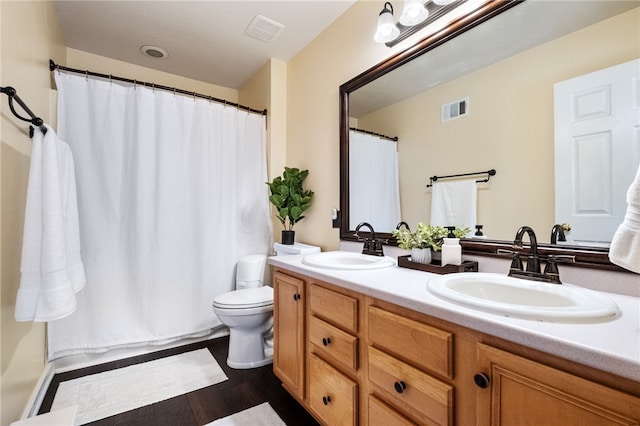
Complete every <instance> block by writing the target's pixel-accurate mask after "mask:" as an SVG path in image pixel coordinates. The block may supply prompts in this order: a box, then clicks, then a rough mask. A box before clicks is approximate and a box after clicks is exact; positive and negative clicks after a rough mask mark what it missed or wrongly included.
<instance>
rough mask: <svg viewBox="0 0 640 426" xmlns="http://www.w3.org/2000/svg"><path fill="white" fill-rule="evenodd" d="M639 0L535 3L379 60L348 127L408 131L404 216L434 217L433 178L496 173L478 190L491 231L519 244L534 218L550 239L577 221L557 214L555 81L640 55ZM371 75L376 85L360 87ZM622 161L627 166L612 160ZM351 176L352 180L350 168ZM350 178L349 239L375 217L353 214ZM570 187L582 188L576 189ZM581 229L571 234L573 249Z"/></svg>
mask: <svg viewBox="0 0 640 426" xmlns="http://www.w3.org/2000/svg"><path fill="white" fill-rule="evenodd" d="M638 6H639V3H638V2H633V1H630V2H622V1H586V2H565V1H544V2H542V1H525V2H523V3H520V4H518V5H517V6H515V7H511V8H509V9H508V10H506V11H504V12H502V13H500V14H499V15H497V16H495V17H492V18H491V19H489V20H487V21H486V22H483V23H482V24H481V25H478V26H475V27H474V28H472V29H470V30H469V31H466V32H464V33H462V34H461V35H458V36H456V37H455V38H452V39H450V40H448V41H447V42H446V43H443V44H441V45H439V46H437V47H435V48H431V47H429V45H428V43H426V44H425V45H424V47H425V49H426V50H428V51H427V52H426V53H425V54H423V55H421V56H418V57H417V58H415V59H413V60H412V61H410V62H408V63H406V64H403V65H402V66H400V67H398V68H396V69H394V70H393V71H392V72H388V73H386V70H385V69H384V65H383V66H378V67H374V68H372V70H370V71H369V74H367V73H365V74H364V75H361V76H360V77H358V78H359V79H360V80H358V78H356V79H354V80H353V81H351V82H348V83H345V85H343V87H342V88H341V90H344V92H345V94H346V95H345V98H346V99H348V105H347V106H346V107H345V108H343V112H346V111H347V110H348V116H347V114H346V113H345V114H344V116H343V117H342V120H343V124H342V125H343V126H345V125H346V124H345V122H346V123H348V125H350V126H355V127H358V128H361V129H366V130H368V131H373V132H377V133H382V134H389V135H394V136H395V135H397V136H398V138H399V141H398V143H397V152H398V154H397V155H398V164H399V178H398V179H399V188H400V206H401V208H400V210H401V216H400V217H401V220H404V221H406V222H408V223H409V224H411V225H413V224H415V223H417V222H429V221H430V214H431V201H432V200H431V198H432V190H431V189H430V188H427V187H426V185H427V184H428V183H429V177H430V176H433V175H451V174H458V173H466V172H473V171H477V170H488V169H496V170H497V171H498V175H497V176H496V177H495V178H492V179H491V181H490V182H487V183H480V184H478V186H477V223H478V224H481V225H483V227H484V229H483V231H484V234H485V235H486V236H487V237H488V238H489V239H493V240H505V241H512V240H513V236H514V233H515V230H516V229H518V228H519V227H520V226H521V225H524V224H527V225H529V226H532V227H533V228H534V229H535V230H536V231H537V233H538V234H539V240H542V241H543V242H548V241H549V239H550V233H551V229H552V227H553V225H554V224H555V223H557V222H559V221H566V222H570V221H571V219H568V220H562V219H560V218H558V217H556V215H555V199H556V194H555V187H556V181H555V176H556V174H558V170H562V167H563V165H562V164H557V163H556V160H555V159H554V85H555V84H556V83H559V82H562V81H565V80H569V79H572V78H574V77H577V76H580V75H584V74H588V73H591V72H594V71H596V70H600V69H604V68H608V67H610V66H613V65H617V64H621V63H624V62H628V61H631V60H633V59H636V58H638V57H640V29H639V26H638V21H639V19H640V13H639V11H638ZM389 66H390V67H394V66H395V64H394V63H393V61H390V62H389ZM376 73H377V75H376ZM374 76H375V77H378V78H375V79H374V78H373V77H374ZM362 79H369V80H371V81H369V82H368V84H365V85H362V84H359V82H360V81H362ZM350 88H353V89H350ZM636 93H637V90H636ZM460 100H466V101H467V103H466V114H465V115H462V116H460V117H457V118H453V119H450V120H443V118H442V117H443V114H442V112H443V109H442V107H443V105H447V104H451V103H454V104H455V103H456V102H458V101H460ZM636 112H637V111H636ZM636 115H637V114H636ZM348 136H349V135H348V133H347V132H344V131H343V132H341V144H342V151H341V152H342V153H343V155H347V156H348V159H349V162H348V164H349V168H351V167H352V166H351V164H352V160H354V159H352V157H351V153H350V152H349V151H348V148H345V145H346V144H347V143H348V142H347V141H346V139H347V138H348ZM634 137H635V138H637V132H636V136H634ZM635 143H636V146H637V144H638V141H637V140H636V141H635ZM601 146H602V145H601ZM634 155H635V159H633V158H632V159H630V160H629V161H627V162H626V163H625V164H624V167H629V168H631V169H633V171H635V169H637V167H638V150H637V149H636V151H635V154H634ZM614 161H615V160H614ZM343 164H345V162H343ZM618 166H620V167H622V166H623V165H622V164H620V165H618V164H617V163H616V164H613V167H614V169H617V168H618ZM634 167H635V169H634ZM567 168H569V166H568V165H567ZM598 173H599V172H598ZM595 175H596V173H592V176H591V178H590V179H591V182H596V183H597V188H598V189H597V190H598V191H601V192H603V193H604V194H605V195H606V194H607V193H608V191H611V190H612V187H611V185H609V186H606V185H604V184H603V180H601V179H600V177H601V176H595ZM633 175H634V174H633V173H632V174H631V175H630V177H629V178H628V182H627V183H626V185H622V186H624V188H623V190H626V188H627V187H628V185H629V184H630V183H631V180H632V179H633ZM343 176H348V180H349V184H350V179H351V171H350V170H346V171H343ZM345 180H346V179H345ZM342 185H343V186H342V188H341V189H342V192H343V197H342V198H341V199H342V200H343V201H344V203H343V204H342V206H341V208H342V210H343V216H344V215H346V216H347V218H346V220H344V221H343V229H342V231H343V232H342V233H341V235H342V238H343V239H348V235H349V233H350V232H349V229H348V228H350V229H353V228H352V224H353V223H358V222H360V221H368V219H369V217H368V214H369V212H370V211H371V210H370V209H365V210H364V211H362V212H361V213H357V215H361V216H354V215H353V213H354V212H357V211H358V208H357V206H356V202H355V199H354V198H353V195H352V193H351V192H350V191H348V189H347V188H346V185H347V182H344V183H343V184H342ZM560 185H562V186H566V187H568V188H569V189H572V186H573V185H574V184H572V183H570V182H566V183H564V184H563V183H560ZM618 185H620V184H618ZM593 189H594V190H596V186H594V187H593ZM583 190H584V188H583ZM588 192H589V190H587V191H586V193H588ZM344 195H346V196H344ZM624 207H625V206H624V205H623V206H622V209H623V214H624ZM598 214H599V213H595V214H594V216H597V215H598ZM619 221H621V220H619ZM594 226H598V225H594ZM393 228H394V226H392V227H391V228H387V229H383V228H381V229H378V228H376V231H382V232H385V231H386V232H390V231H391V229H393ZM571 232H574V233H575V231H570V232H569V233H568V234H567V237H568V239H569V240H570V241H569V243H573V244H575V243H577V241H572V239H573V238H572V235H571ZM586 244H587V245H589V242H587V243H586ZM592 245H593V246H597V245H598V244H597V243H593V244H592ZM605 253H606V252H605Z"/></svg>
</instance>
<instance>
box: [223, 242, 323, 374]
mask: <svg viewBox="0 0 640 426" xmlns="http://www.w3.org/2000/svg"><path fill="white" fill-rule="evenodd" d="M274 248H275V249H276V252H277V254H278V255H281V254H284V253H286V254H302V253H311V252H319V251H320V248H319V247H314V246H309V245H306V244H300V243H296V244H294V245H290V246H288V247H286V248H282V246H281V245H280V244H278V243H276V244H275V246H274ZM266 264H267V256H265V255H262V254H254V255H250V256H244V257H242V258H240V260H238V265H237V268H236V290H235V291H230V292H227V293H224V294H221V295H219V296H217V297H216V298H215V299H213V306H212V308H213V311H214V312H215V313H216V315H217V316H218V318H219V319H220V321H222V323H223V324H224V325H226V326H227V327H228V328H229V356H228V357H227V365H228V366H229V367H231V368H236V369H246V368H256V367H262V366H264V365H267V364H271V363H272V362H273V288H272V287H270V286H265V285H264V284H263V283H264V272H265V266H266Z"/></svg>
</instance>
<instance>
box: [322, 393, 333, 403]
mask: <svg viewBox="0 0 640 426" xmlns="http://www.w3.org/2000/svg"><path fill="white" fill-rule="evenodd" d="M322 403H323V404H324V405H329V404H330V403H331V397H330V396H329V395H327V396H323V397H322Z"/></svg>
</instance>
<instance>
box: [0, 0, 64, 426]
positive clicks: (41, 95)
mask: <svg viewBox="0 0 640 426" xmlns="http://www.w3.org/2000/svg"><path fill="white" fill-rule="evenodd" d="M0 10H1V20H0V24H1V25H0V27H1V29H0V32H1V34H2V35H1V38H2V51H1V53H2V56H1V59H2V74H1V77H2V81H1V83H0V84H1V85H2V86H3V87H4V86H12V87H14V88H15V89H16V90H17V91H18V95H19V96H20V98H21V99H22V100H23V101H24V102H25V103H26V104H27V105H28V106H29V108H30V109H31V110H32V111H33V112H34V113H35V114H37V115H39V116H40V117H41V118H43V119H44V120H45V121H49V120H50V119H51V109H50V101H49V99H50V86H51V83H50V73H49V63H48V62H49V58H52V59H54V60H55V61H59V62H60V63H63V64H64V62H65V52H64V40H63V36H62V33H61V30H60V26H59V23H58V18H57V16H56V13H55V7H54V5H53V3H51V2H36V1H34V2H31V1H24V2H9V1H2V2H1V3H0ZM0 102H1V106H0V111H1V113H0V124H1V126H2V127H1V131H0V139H1V142H2V146H1V148H0V149H1V150H0V155H1V164H0V167H1V176H0V185H1V187H0V190H1V197H0V198H1V200H2V209H1V211H0V216H1V218H0V232H1V233H2V244H1V248H0V250H1V256H0V259H1V262H2V273H1V277H0V279H1V282H0V288H1V292H0V298H1V303H2V307H1V308H0V336H1V337H0V344H1V351H0V358H1V359H0V365H1V367H0V368H1V372H0V375H1V382H2V384H1V390H0V424H2V425H6V424H8V423H9V422H10V421H13V420H16V419H17V418H19V417H20V416H21V414H22V411H23V409H24V408H25V404H26V402H27V400H28V399H29V396H30V395H31V392H32V391H33V389H34V385H35V383H36V382H37V380H38V378H39V377H40V375H41V373H42V371H43V370H44V365H45V338H44V335H45V327H44V325H43V324H42V323H31V322H24V323H17V322H16V321H15V320H14V318H13V312H14V307H15V298H16V292H17V289H18V283H19V279H20V250H21V246H22V226H23V217H24V205H25V194H26V187H27V174H28V168H29V155H30V152H31V142H30V140H29V136H28V133H27V129H28V124H27V123H25V122H21V121H19V120H17V119H15V118H14V117H13V115H12V114H11V112H10V111H9V107H8V103H7V97H6V96H5V95H2V97H1V98H0ZM17 109H18V110H19V109H20V107H19V106H17Z"/></svg>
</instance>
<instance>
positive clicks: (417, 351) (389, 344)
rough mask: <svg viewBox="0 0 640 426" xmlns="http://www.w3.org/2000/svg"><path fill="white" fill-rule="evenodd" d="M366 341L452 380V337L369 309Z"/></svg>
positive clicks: (437, 330) (378, 309)
mask: <svg viewBox="0 0 640 426" xmlns="http://www.w3.org/2000/svg"><path fill="white" fill-rule="evenodd" d="M368 330H369V339H370V340H371V342H372V343H373V344H374V345H375V346H377V347H381V348H384V349H385V350H386V351H387V352H390V353H393V354H394V355H397V356H399V357H401V358H403V359H405V360H407V361H409V362H411V363H413V364H414V365H416V366H418V367H423V368H425V369H427V370H431V371H433V372H434V373H438V374H441V375H443V376H445V377H449V378H453V334H451V333H449V332H447V331H443V330H440V329H437V328H434V327H431V326H428V325H426V324H423V323H421V322H418V321H414V320H411V319H408V318H404V317H401V316H399V315H396V314H393V313H391V312H387V311H385V310H382V309H380V308H376V307H375V306H370V307H369V326H368Z"/></svg>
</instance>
